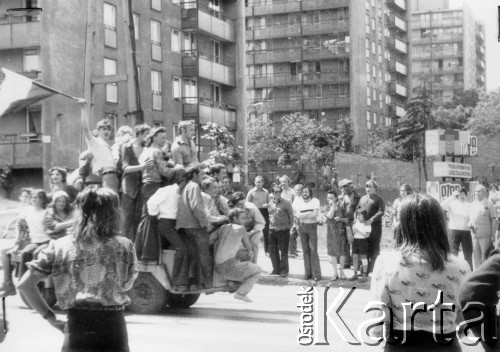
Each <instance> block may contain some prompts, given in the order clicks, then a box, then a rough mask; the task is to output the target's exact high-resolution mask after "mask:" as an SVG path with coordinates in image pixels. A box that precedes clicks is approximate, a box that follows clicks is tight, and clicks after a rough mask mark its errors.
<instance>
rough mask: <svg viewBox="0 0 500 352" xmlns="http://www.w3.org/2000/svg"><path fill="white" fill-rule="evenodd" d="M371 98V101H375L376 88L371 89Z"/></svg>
mask: <svg viewBox="0 0 500 352" xmlns="http://www.w3.org/2000/svg"><path fill="white" fill-rule="evenodd" d="M372 99H373V101H377V90H376V89H372Z"/></svg>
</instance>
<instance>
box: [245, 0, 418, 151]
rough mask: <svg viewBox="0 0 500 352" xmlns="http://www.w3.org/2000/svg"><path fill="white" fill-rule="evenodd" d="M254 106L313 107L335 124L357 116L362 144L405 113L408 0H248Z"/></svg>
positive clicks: (267, 109)
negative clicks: (381, 127) (348, 117)
mask: <svg viewBox="0 0 500 352" xmlns="http://www.w3.org/2000/svg"><path fill="white" fill-rule="evenodd" d="M245 11H246V41H247V55H246V61H247V76H248V94H247V97H248V104H249V113H250V114H252V106H255V105H256V104H259V106H262V108H261V110H262V111H263V112H264V113H266V114H268V116H269V117H270V118H272V119H273V120H274V121H279V118H280V117H281V116H283V115H286V114H290V113H293V112H303V113H307V114H308V115H309V116H310V117H311V118H316V119H323V120H324V121H325V122H326V124H327V125H329V126H331V127H335V125H336V123H337V121H338V120H339V118H341V117H343V116H350V118H351V122H352V126H353V130H354V133H355V137H354V145H355V148H356V150H361V149H362V148H365V147H366V146H367V145H368V144H369V142H370V133H371V132H373V131H374V130H375V129H377V128H378V127H379V126H384V127H385V128H391V127H392V126H394V125H395V124H396V123H397V119H398V118H400V117H402V116H404V104H405V103H406V101H407V98H408V77H409V70H410V67H409V56H408V55H409V47H408V37H407V32H408V19H409V10H408V8H407V6H406V0H387V1H382V0H366V1H349V0H333V1H331V0H302V1H298V0H289V1H285V0H247V2H246V9H245Z"/></svg>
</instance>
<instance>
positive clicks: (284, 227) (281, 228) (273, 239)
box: [269, 185, 294, 277]
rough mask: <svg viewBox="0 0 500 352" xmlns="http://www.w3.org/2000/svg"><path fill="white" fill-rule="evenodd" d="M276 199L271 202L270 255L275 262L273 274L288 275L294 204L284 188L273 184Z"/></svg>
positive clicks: (272, 261)
mask: <svg viewBox="0 0 500 352" xmlns="http://www.w3.org/2000/svg"><path fill="white" fill-rule="evenodd" d="M273 194H274V200H273V201H271V203H270V204H269V210H270V213H271V214H272V216H271V224H270V226H269V227H270V231H269V257H270V258H271V263H272V264H273V271H272V272H271V275H280V276H281V277H286V276H288V271H289V270H288V243H289V241H290V228H291V227H292V224H293V220H294V216H293V209H292V204H291V203H290V202H289V201H288V200H286V199H284V198H283V197H282V194H283V188H282V187H281V186H280V185H274V186H273Z"/></svg>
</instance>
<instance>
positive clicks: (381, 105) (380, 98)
mask: <svg viewBox="0 0 500 352" xmlns="http://www.w3.org/2000/svg"><path fill="white" fill-rule="evenodd" d="M378 101H379V103H380V108H381V109H383V108H384V99H383V95H382V93H379V94H378Z"/></svg>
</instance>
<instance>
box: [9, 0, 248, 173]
mask: <svg viewBox="0 0 500 352" xmlns="http://www.w3.org/2000/svg"><path fill="white" fill-rule="evenodd" d="M89 3H90V4H91V5H92V4H93V6H91V8H90V12H89V7H88V4H89ZM124 3H127V2H126V1H121V0H104V1H103V0H87V1H78V0H51V1H36V0H2V1H1V2H0V67H5V68H7V69H10V70H12V71H15V72H19V73H21V74H23V75H25V76H28V77H30V78H33V79H36V80H39V81H40V82H42V83H43V84H46V85H48V86H50V87H53V88H54V89H58V90H60V91H62V92H65V93H67V94H70V95H72V96H75V97H83V95H84V77H86V76H85V47H86V43H88V41H86V32H87V24H88V25H90V26H91V28H90V33H93V34H92V36H93V45H92V51H91V53H92V55H91V56H92V57H91V60H92V61H91V65H90V67H91V73H90V75H88V76H87V77H91V78H92V80H93V82H95V83H96V84H94V85H93V98H92V103H93V109H92V111H93V116H92V123H95V122H97V121H98V120H100V119H102V118H108V119H110V120H112V121H113V123H114V125H115V128H118V127H119V126H121V125H130V126H133V125H134V124H135V122H136V121H135V119H134V116H135V115H133V114H130V112H131V111H130V101H131V97H133V95H131V94H130V85H129V84H128V81H127V80H125V81H118V82H116V83H114V82H109V81H108V82H106V81H105V79H106V77H105V76H110V75H111V76H113V75H116V76H117V77H120V76H121V77H125V79H126V78H127V77H130V75H129V76H126V73H127V67H128V68H129V69H130V65H129V66H127V65H126V63H127V60H126V57H127V55H128V53H129V52H130V45H128V44H127V40H129V38H130V31H129V28H128V26H127V20H128V13H127V11H126V9H124V5H123V4H124ZM37 6H39V7H41V8H42V9H43V11H41V12H36V11H35V12H33V11H28V12H27V11H15V10H10V9H15V8H23V7H37ZM132 11H133V22H134V24H135V32H134V38H135V45H136V52H137V72H138V79H139V86H140V98H141V102H142V110H143V112H144V121H145V122H146V123H148V124H150V125H151V126H164V127H166V129H167V131H168V134H169V138H170V139H173V138H174V135H175V133H176V132H175V128H176V125H177V124H178V122H179V121H180V120H183V119H194V120H195V121H196V122H197V123H198V126H201V125H202V124H204V123H207V122H216V123H218V124H220V125H224V126H226V127H228V128H229V129H230V130H232V131H237V132H240V131H241V130H242V129H243V121H244V118H245V116H246V113H245V105H246V104H245V103H244V100H245V94H244V92H245V89H244V79H242V77H244V70H245V67H244V66H241V65H244V47H245V43H244V40H243V39H242V38H244V22H243V21H244V20H243V18H244V14H243V12H244V3H243V0H193V1H182V2H181V1H179V0H142V1H132ZM87 13H89V14H90V15H91V19H92V21H89V22H87ZM129 41H130V40H129ZM240 63H241V65H240ZM132 67H133V66H132ZM2 79H3V78H2ZM103 80H104V81H103ZM99 82H101V83H103V82H104V84H97V83H99ZM79 121H80V110H79V107H78V106H77V104H75V102H74V101H72V100H70V99H68V98H65V97H62V96H54V97H51V98H49V99H46V100H44V101H42V102H41V103H39V104H36V105H35V106H31V107H29V108H27V109H25V110H23V111H21V112H19V113H17V114H15V115H12V116H7V117H3V118H1V119H0V165H4V164H7V165H10V166H11V167H12V168H13V169H14V170H15V172H16V175H17V176H20V175H22V174H29V173H37V175H40V173H41V170H45V171H46V170H47V168H48V167H50V164H51V163H53V164H56V165H62V166H67V167H70V168H76V167H77V166H78V155H79V153H80V152H81V151H82V150H83V149H86V145H85V142H84V141H83V139H82V134H81V128H80V122H79ZM201 133H202V131H201V129H199V130H198V137H197V138H198V142H199V144H200V145H201V148H200V153H201V157H202V158H204V157H206V155H207V154H206V153H207V152H208V151H210V143H209V142H207V141H205V140H203V139H201V138H200V137H199V136H200V135H201ZM42 135H43V136H50V137H51V138H50V141H49V139H48V138H47V137H46V138H45V142H48V143H42ZM238 136H239V138H240V139H241V133H238Z"/></svg>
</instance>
